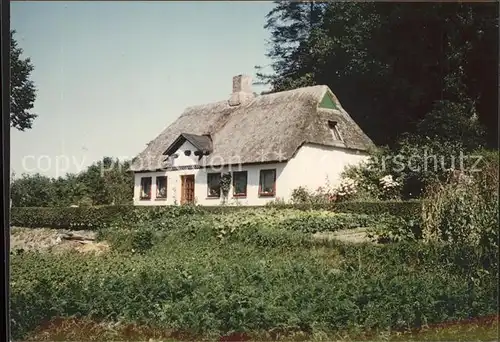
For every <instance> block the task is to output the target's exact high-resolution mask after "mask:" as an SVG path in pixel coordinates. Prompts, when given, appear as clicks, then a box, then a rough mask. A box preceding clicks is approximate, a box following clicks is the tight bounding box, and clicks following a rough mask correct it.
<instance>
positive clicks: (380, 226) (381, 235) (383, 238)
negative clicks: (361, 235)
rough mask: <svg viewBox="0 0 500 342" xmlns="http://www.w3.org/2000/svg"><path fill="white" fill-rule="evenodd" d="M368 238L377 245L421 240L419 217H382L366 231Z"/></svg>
mask: <svg viewBox="0 0 500 342" xmlns="http://www.w3.org/2000/svg"><path fill="white" fill-rule="evenodd" d="M368 237H369V238H371V239H372V240H373V241H376V242H378V243H394V242H401V241H414V240H418V239H421V238H422V226H421V222H420V219H419V217H415V216H408V217H403V216H392V215H382V216H380V217H379V218H378V220H377V221H376V222H375V224H374V225H373V226H371V227H370V228H369V229H368Z"/></svg>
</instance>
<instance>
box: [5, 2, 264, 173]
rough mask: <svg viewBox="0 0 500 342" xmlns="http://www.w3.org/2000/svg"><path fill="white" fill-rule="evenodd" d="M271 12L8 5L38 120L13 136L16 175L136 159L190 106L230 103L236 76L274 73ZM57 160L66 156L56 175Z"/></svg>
mask: <svg viewBox="0 0 500 342" xmlns="http://www.w3.org/2000/svg"><path fill="white" fill-rule="evenodd" d="M272 7H273V4H272V3H271V2H229V1H227V2H93V1H92V2H90V1H89V2H38V1H37V2H12V3H11V27H12V28H13V29H15V30H16V31H17V34H16V39H17V41H18V43H19V45H20V47H22V48H23V49H24V54H25V56H29V57H31V59H32V61H33V64H34V65H35V70H34V72H33V74H32V79H33V81H34V82H35V83H36V86H37V88H38V95H37V100H36V103H35V108H34V111H35V112H36V113H37V114H39V117H38V118H37V119H36V120H35V122H34V125H33V128H32V129H31V130H27V131H25V132H19V131H17V130H15V129H12V130H11V167H12V169H13V170H14V171H15V173H16V176H19V175H20V174H21V173H23V172H25V173H33V172H40V173H42V174H45V175H48V176H57V175H58V173H59V175H61V174H63V173H64V172H65V168H66V167H67V168H68V170H67V171H69V172H77V171H79V170H81V167H80V165H82V166H83V167H85V166H88V165H90V164H91V163H92V162H94V161H96V160H99V159H101V158H102V157H103V156H113V157H120V156H123V157H129V158H132V157H134V156H135V155H136V154H137V153H139V152H140V151H141V150H142V149H143V148H144V147H145V145H146V143H147V142H149V141H150V140H151V139H153V138H154V137H156V135H158V134H159V133H160V132H161V131H162V130H163V128H164V127H165V126H167V125H168V124H170V123H171V122H172V121H173V120H175V118H176V117H178V116H179V115H180V114H181V113H182V111H183V109H184V108H185V107H187V106H190V105H195V104H202V103H207V102H212V101H219V100H223V99H226V98H228V97H229V94H230V93H231V86H232V83H231V82H232V76H234V75H237V74H241V73H244V74H250V75H254V74H255V70H254V66H255V65H268V64H269V61H268V59H267V58H266V57H265V53H266V44H265V42H266V39H268V38H269V34H268V32H267V31H266V30H264V28H263V26H264V22H265V15H266V14H267V13H268V12H269V10H270V9H271V8H272ZM261 90H262V88H259V87H256V91H261ZM26 156H31V157H28V158H25V157H26ZM43 156H48V157H43ZM57 156H66V157H64V158H66V159H64V158H63V157H60V158H59V167H56V160H57V159H56V157H57ZM23 159H24V161H25V163H24V166H23ZM65 160H66V161H67V162H69V166H65V165H64V164H65Z"/></svg>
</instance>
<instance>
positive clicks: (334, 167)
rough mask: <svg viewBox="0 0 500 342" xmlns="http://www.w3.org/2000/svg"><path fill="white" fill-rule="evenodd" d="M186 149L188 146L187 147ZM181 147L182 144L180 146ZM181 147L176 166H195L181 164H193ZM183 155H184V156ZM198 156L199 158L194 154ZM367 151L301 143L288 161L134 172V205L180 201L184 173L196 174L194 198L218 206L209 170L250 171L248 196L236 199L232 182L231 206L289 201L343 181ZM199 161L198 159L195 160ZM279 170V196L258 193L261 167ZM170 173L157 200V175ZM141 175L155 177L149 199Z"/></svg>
mask: <svg viewBox="0 0 500 342" xmlns="http://www.w3.org/2000/svg"><path fill="white" fill-rule="evenodd" d="M185 148H187V147H185ZM181 149H182V147H181ZM181 149H179V151H178V153H179V157H178V158H177V161H178V163H177V166H181V165H182V166H184V165H193V164H181V162H182V163H193V159H189V157H186V156H184V153H183V152H181ZM181 157H184V158H183V159H181ZM195 158H197V157H195ZM367 159H368V156H367V155H366V154H364V153H361V152H360V153H356V152H354V151H350V150H346V149H341V148H335V147H325V146H319V145H311V144H306V145H304V146H302V147H301V148H300V149H299V150H298V151H297V153H296V155H295V156H294V157H293V158H292V159H290V160H289V161H288V162H287V163H276V164H255V165H243V166H241V167H239V166H234V167H224V168H218V169H213V170H211V169H193V170H176V171H165V172H147V173H136V174H135V186H134V204H135V205H173V204H179V203H180V200H181V175H191V174H193V175H194V176H195V194H194V196H195V199H196V204H200V205H219V204H221V203H222V196H221V198H208V197H207V173H210V172H221V173H222V172H231V171H247V172H248V173H247V176H248V178H247V197H246V198H233V196H232V193H233V189H232V185H231V188H230V190H229V196H228V201H227V204H228V205H265V204H266V203H267V202H270V201H273V200H276V199H277V198H280V199H285V200H288V199H290V196H291V193H292V191H293V190H294V189H296V188H298V187H300V186H304V187H306V188H308V189H310V190H316V189H317V188H318V187H320V186H326V185H328V184H329V185H331V186H334V185H336V184H338V183H339V182H340V174H341V173H342V171H343V170H344V168H345V167H346V166H347V165H355V164H359V163H362V162H363V161H365V160H367ZM196 163H197V162H196ZM263 169H276V195H275V196H274V197H260V196H259V193H258V192H259V176H260V170H263ZM157 176H167V198H166V199H161V200H159V199H158V200H157V199H156V197H155V196H156V177H157ZM141 177H152V189H151V192H152V194H151V195H152V196H151V199H150V200H140V199H139V194H140V184H141Z"/></svg>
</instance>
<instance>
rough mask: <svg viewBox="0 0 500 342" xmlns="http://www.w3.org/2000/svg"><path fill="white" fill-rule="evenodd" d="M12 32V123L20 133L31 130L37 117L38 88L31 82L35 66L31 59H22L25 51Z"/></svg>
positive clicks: (12, 31)
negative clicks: (33, 111) (35, 106)
mask: <svg viewBox="0 0 500 342" xmlns="http://www.w3.org/2000/svg"><path fill="white" fill-rule="evenodd" d="M14 34H15V31H14V30H11V31H10V122H11V127H14V128H16V129H18V130H20V131H24V130H26V129H30V128H31V127H32V125H33V120H35V118H36V117H37V115H36V114H34V113H32V112H31V109H33V106H34V102H35V98H36V88H35V85H34V83H33V81H32V80H31V73H32V71H33V70H34V66H33V64H32V63H31V60H30V58H24V59H23V58H22V53H23V50H22V49H21V48H20V47H19V46H18V44H17V41H16V40H15V38H14Z"/></svg>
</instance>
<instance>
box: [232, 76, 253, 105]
mask: <svg viewBox="0 0 500 342" xmlns="http://www.w3.org/2000/svg"><path fill="white" fill-rule="evenodd" d="M253 98H254V94H253V91H252V77H251V76H247V75H238V76H234V77H233V93H232V94H231V97H230V98H229V101H228V102H229V105H230V106H239V105H241V104H245V103H248V102H250V101H252V100H253Z"/></svg>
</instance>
